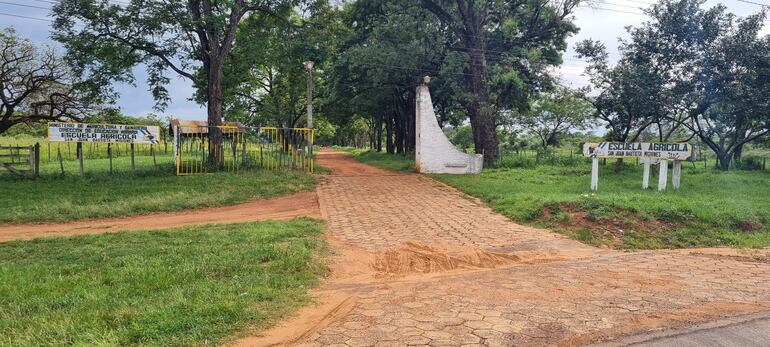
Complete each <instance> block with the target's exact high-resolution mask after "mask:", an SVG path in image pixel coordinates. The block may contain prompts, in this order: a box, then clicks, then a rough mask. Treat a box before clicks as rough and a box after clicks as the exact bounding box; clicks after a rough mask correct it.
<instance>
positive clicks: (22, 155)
mask: <svg viewBox="0 0 770 347" xmlns="http://www.w3.org/2000/svg"><path fill="white" fill-rule="evenodd" d="M0 174H13V175H19V176H28V177H38V176H39V175H40V144H39V143H37V144H35V145H33V146H0Z"/></svg>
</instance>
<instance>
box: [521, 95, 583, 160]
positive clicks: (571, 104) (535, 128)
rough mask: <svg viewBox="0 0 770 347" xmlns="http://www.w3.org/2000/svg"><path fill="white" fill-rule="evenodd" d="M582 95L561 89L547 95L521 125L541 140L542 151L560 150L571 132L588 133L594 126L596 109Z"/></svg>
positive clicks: (538, 99)
mask: <svg viewBox="0 0 770 347" xmlns="http://www.w3.org/2000/svg"><path fill="white" fill-rule="evenodd" d="M579 93H580V92H579V91H573V90H570V89H568V88H566V87H561V86H559V87H556V88H555V89H554V90H553V91H552V92H548V93H543V94H541V95H540V97H539V98H537V99H536V100H535V102H534V104H533V105H532V109H531V110H530V112H527V113H525V114H523V115H521V116H520V117H519V119H518V122H517V123H519V125H521V126H522V128H523V129H525V131H527V132H528V133H531V134H534V135H535V136H536V137H537V138H538V140H539V141H540V148H541V149H542V150H546V149H548V147H549V146H550V147H557V146H558V145H559V141H560V140H561V139H562V137H563V136H564V135H566V134H568V133H569V132H570V131H576V130H586V129H588V128H589V127H590V126H591V125H593V124H592V120H593V115H594V113H595V108H594V106H593V105H592V104H591V103H590V102H588V101H587V100H585V99H584V98H583V97H581V96H580V95H579Z"/></svg>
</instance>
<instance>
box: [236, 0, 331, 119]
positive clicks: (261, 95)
mask: <svg viewBox="0 0 770 347" xmlns="http://www.w3.org/2000/svg"><path fill="white" fill-rule="evenodd" d="M307 4H308V5H310V6H307V7H302V8H297V9H295V10H293V11H292V14H291V15H290V16H289V17H288V18H287V19H288V20H286V21H285V20H280V19H277V18H275V17H274V16H270V15H264V14H261V15H253V16H250V17H249V18H247V19H246V20H244V21H243V22H242V23H241V24H240V27H239V28H238V33H237V36H236V41H237V42H239V44H238V45H237V46H236V47H234V48H233V50H232V51H231V52H230V54H229V56H228V59H227V62H226V65H225V77H224V93H225V107H226V109H227V110H228V113H229V114H231V115H233V116H234V117H236V118H238V119H239V120H241V121H243V122H245V123H247V124H252V125H263V124H270V125H273V126H279V127H295V126H299V125H302V124H305V119H306V118H305V117H304V116H305V114H306V113H305V105H306V102H307V99H306V77H307V74H308V71H307V69H306V67H305V66H304V62H305V61H308V60H310V61H313V62H314V68H313V74H312V76H313V89H314V94H316V95H319V94H322V92H323V89H324V83H323V82H324V79H323V77H325V75H324V74H323V73H324V72H325V71H324V70H325V69H324V67H325V66H327V65H328V64H329V63H330V58H331V57H333V55H334V54H335V50H336V45H337V42H338V41H339V39H338V37H339V36H340V35H341V32H343V31H345V28H344V27H343V25H342V23H341V20H340V18H339V17H340V15H339V12H340V11H339V10H337V9H335V8H334V7H331V6H329V5H328V3H327V2H326V1H322V0H316V1H313V2H307ZM317 111H319V112H317V113H316V114H315V118H317V117H319V116H322V112H320V111H322V110H319V109H317Z"/></svg>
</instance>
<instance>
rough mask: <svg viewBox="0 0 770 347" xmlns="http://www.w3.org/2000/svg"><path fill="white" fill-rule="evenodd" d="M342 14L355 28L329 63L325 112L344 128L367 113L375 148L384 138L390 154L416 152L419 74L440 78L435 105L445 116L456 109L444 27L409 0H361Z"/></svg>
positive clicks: (433, 86) (435, 87)
mask: <svg viewBox="0 0 770 347" xmlns="http://www.w3.org/2000/svg"><path fill="white" fill-rule="evenodd" d="M344 15H345V17H344V20H345V23H346V24H347V25H348V26H349V27H350V28H352V30H351V31H350V32H349V34H348V35H347V37H346V38H345V39H344V40H343V42H342V43H341V44H340V47H339V54H338V55H337V58H336V60H335V61H334V63H333V64H331V67H330V70H331V71H330V76H329V77H330V78H329V81H328V86H329V88H328V93H327V95H325V98H324V99H325V100H324V108H325V110H326V112H327V113H328V114H329V116H330V119H332V120H333V121H334V122H335V123H337V124H340V125H341V126H343V127H344V125H346V124H349V123H350V122H352V119H353V117H354V116H366V117H369V118H370V119H371V122H369V124H370V125H371V127H372V131H371V132H372V135H373V138H374V139H375V141H374V142H375V148H377V149H380V148H381V147H382V144H381V140H379V139H382V138H383V137H384V139H385V149H386V151H387V152H388V153H394V152H397V153H405V152H410V151H413V150H414V145H415V129H414V128H415V106H414V105H415V97H416V95H415V88H416V87H417V85H418V83H419V80H420V79H421V77H423V76H425V75H432V76H434V77H437V78H436V79H435V83H431V92H432V94H433V96H434V97H433V100H434V104H435V105H439V108H440V109H441V111H442V113H443V114H444V115H446V114H449V113H451V112H452V106H453V102H451V101H449V100H448V99H449V98H452V96H453V94H454V93H451V92H447V91H446V88H448V87H449V85H450V84H451V83H452V82H453V81H454V79H453V76H455V74H454V73H455V72H454V71H446V70H449V69H451V66H452V65H451V64H448V63H446V62H447V60H449V59H450V58H448V57H447V55H448V53H449V52H448V51H447V49H446V45H445V44H444V40H445V35H444V33H445V31H444V30H443V29H442V27H441V25H440V22H439V21H438V20H437V19H435V17H433V16H432V15H431V14H430V13H429V12H427V11H425V10H424V9H422V8H421V7H420V6H418V5H416V4H415V2H414V1H410V0H390V1H378V0H360V1H357V2H355V3H352V4H350V5H348V6H346V7H345V13H344ZM445 72H446V73H445ZM442 106H443V108H442ZM383 128H384V129H383ZM383 130H384V134H383ZM340 134H344V132H340ZM383 135H384V136H383Z"/></svg>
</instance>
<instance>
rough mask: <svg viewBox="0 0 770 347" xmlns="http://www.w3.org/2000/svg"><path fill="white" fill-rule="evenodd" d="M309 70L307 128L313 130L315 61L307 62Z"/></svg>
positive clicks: (306, 65)
mask: <svg viewBox="0 0 770 347" xmlns="http://www.w3.org/2000/svg"><path fill="white" fill-rule="evenodd" d="M305 68H306V69H307V127H308V128H311V129H312V128H313V61H312V60H308V61H306V62H305Z"/></svg>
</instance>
